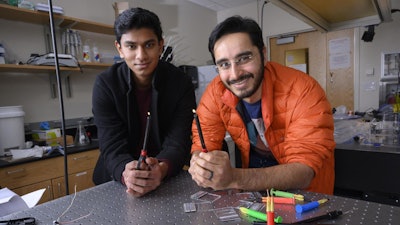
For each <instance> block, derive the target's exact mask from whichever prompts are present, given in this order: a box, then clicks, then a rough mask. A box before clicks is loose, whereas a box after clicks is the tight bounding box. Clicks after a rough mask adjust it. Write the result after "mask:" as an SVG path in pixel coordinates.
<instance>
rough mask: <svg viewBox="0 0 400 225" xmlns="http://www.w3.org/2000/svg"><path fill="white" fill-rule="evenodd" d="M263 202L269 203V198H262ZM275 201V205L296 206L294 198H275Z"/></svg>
mask: <svg viewBox="0 0 400 225" xmlns="http://www.w3.org/2000/svg"><path fill="white" fill-rule="evenodd" d="M261 200H262V202H266V201H267V197H262V199H261ZM273 201H274V203H275V204H288V205H295V204H296V200H295V199H294V198H284V197H274V198H273Z"/></svg>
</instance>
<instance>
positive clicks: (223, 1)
mask: <svg viewBox="0 0 400 225" xmlns="http://www.w3.org/2000/svg"><path fill="white" fill-rule="evenodd" d="M188 1H189V2H193V3H195V4H198V5H201V6H204V7H206V8H209V9H212V10H214V11H220V10H224V9H229V8H234V7H238V6H241V5H245V4H248V3H252V2H256V1H257V0H188Z"/></svg>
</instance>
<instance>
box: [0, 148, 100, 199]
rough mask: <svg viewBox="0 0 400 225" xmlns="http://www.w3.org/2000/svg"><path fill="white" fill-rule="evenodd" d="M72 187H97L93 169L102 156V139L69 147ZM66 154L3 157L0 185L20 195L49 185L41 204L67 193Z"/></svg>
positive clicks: (69, 171) (0, 164)
mask: <svg viewBox="0 0 400 225" xmlns="http://www.w3.org/2000/svg"><path fill="white" fill-rule="evenodd" d="M66 151H67V162H68V163H67V167H68V184H69V185H68V186H69V188H68V190H69V192H70V193H71V192H73V191H74V187H75V185H76V188H77V190H84V189H87V188H89V187H93V186H94V183H93V182H92V176H93V170H94V167H95V165H96V162H97V159H98V157H99V153H100V152H99V150H98V142H97V141H94V140H92V142H91V143H90V144H89V145H86V146H79V147H73V146H72V147H67V148H66ZM64 169H65V167H64V156H63V155H62V154H61V153H60V152H57V151H55V152H53V153H52V154H50V155H48V156H44V157H41V158H33V157H31V158H25V159H19V160H16V161H13V160H10V158H0V188H4V187H7V188H9V189H10V190H12V191H14V192H15V193H17V194H19V195H24V194H27V193H30V192H32V191H36V190H38V189H42V188H45V189H46V191H45V193H44V194H43V197H42V199H41V200H40V202H39V203H43V202H47V201H50V200H53V199H56V198H59V197H62V196H65V194H66V185H65V172H64Z"/></svg>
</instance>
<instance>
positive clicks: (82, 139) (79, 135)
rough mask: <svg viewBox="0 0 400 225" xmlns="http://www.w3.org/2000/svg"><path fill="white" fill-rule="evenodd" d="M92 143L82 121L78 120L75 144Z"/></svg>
mask: <svg viewBox="0 0 400 225" xmlns="http://www.w3.org/2000/svg"><path fill="white" fill-rule="evenodd" d="M89 143H90V140H89V136H88V135H87V133H86V130H85V127H84V126H83V124H82V121H78V128H77V130H76V134H75V146H84V145H88V144H89Z"/></svg>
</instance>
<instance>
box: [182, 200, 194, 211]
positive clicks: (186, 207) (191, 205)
mask: <svg viewBox="0 0 400 225" xmlns="http://www.w3.org/2000/svg"><path fill="white" fill-rule="evenodd" d="M183 210H184V211H185V212H186V213H187V212H196V205H195V204H194V203H193V202H189V203H183Z"/></svg>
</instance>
